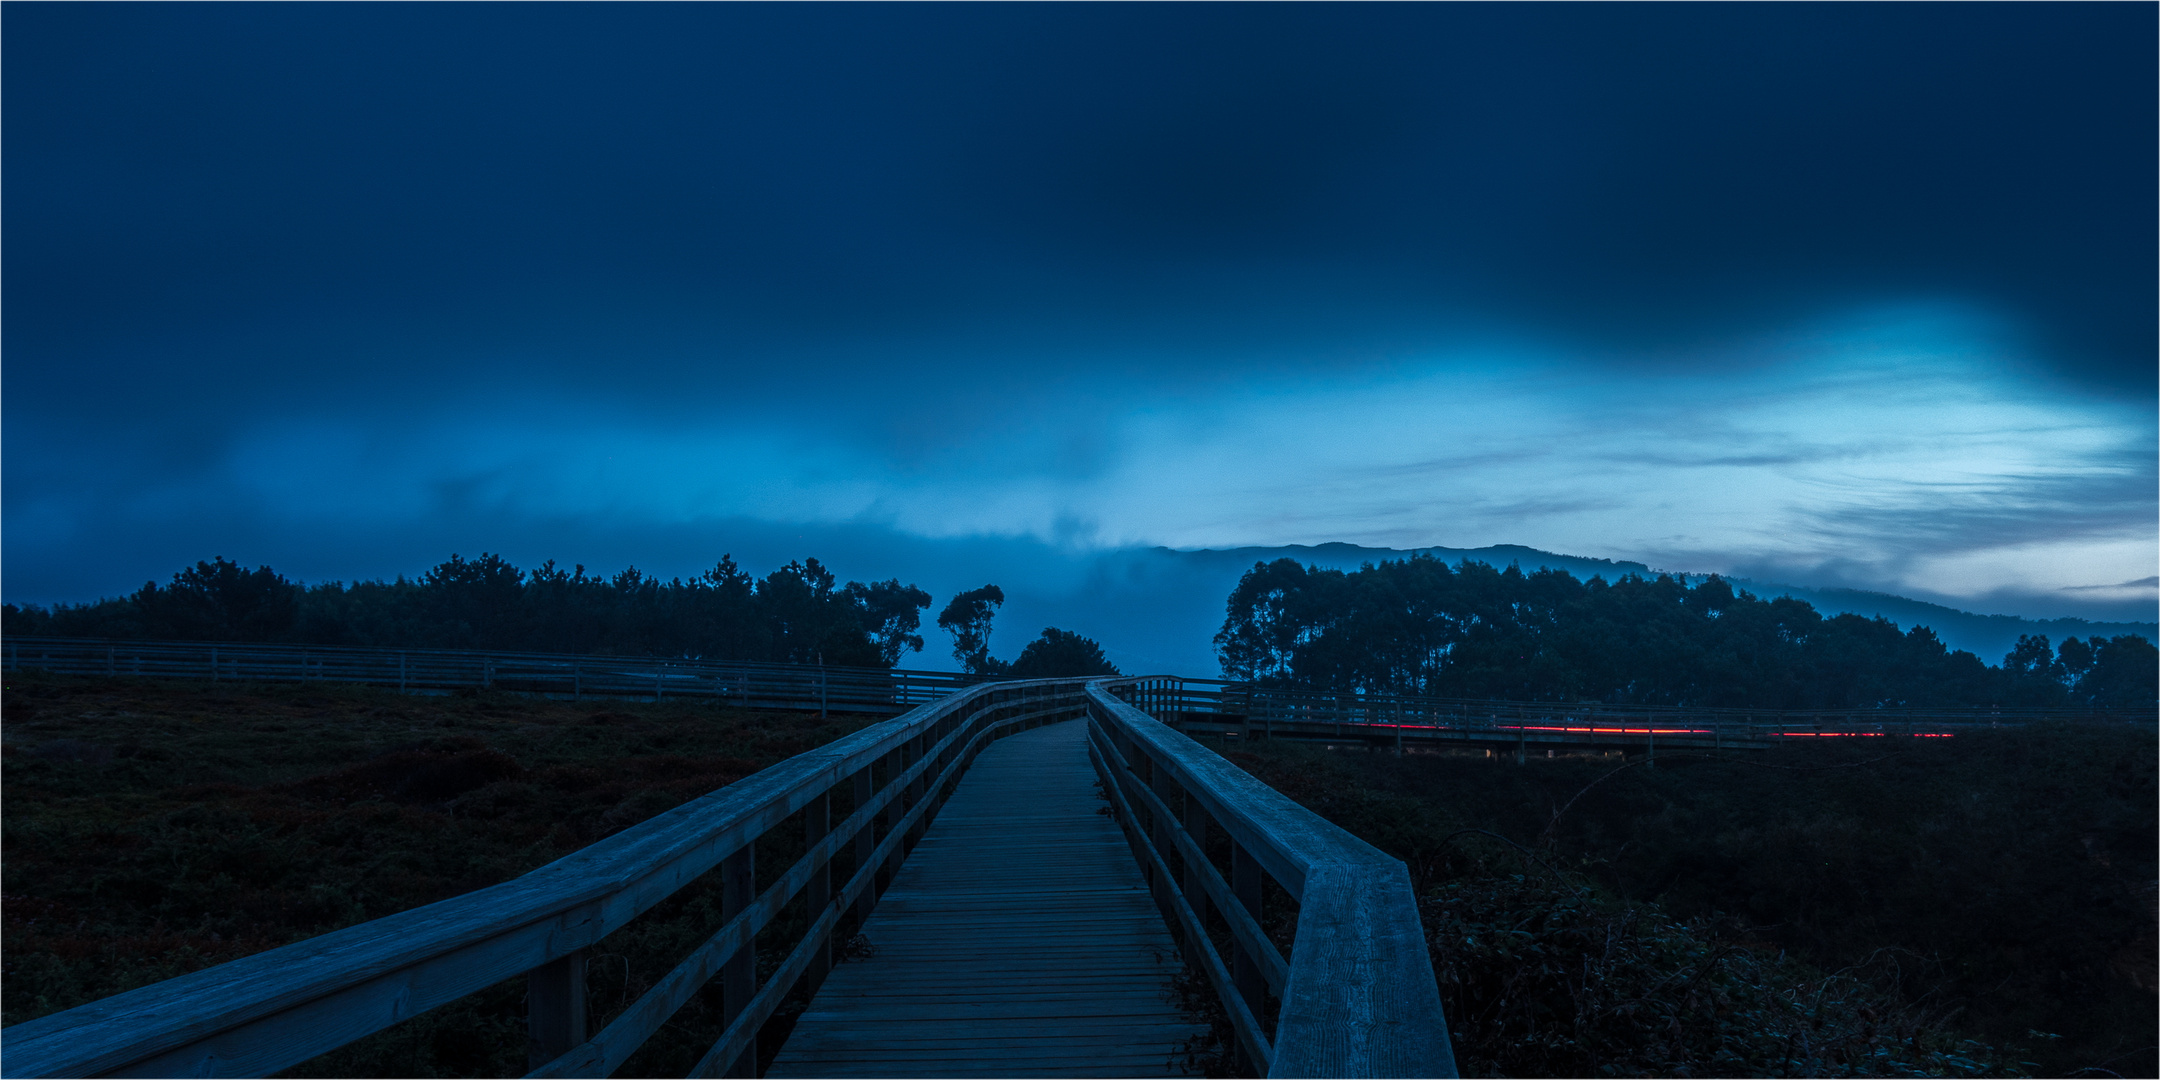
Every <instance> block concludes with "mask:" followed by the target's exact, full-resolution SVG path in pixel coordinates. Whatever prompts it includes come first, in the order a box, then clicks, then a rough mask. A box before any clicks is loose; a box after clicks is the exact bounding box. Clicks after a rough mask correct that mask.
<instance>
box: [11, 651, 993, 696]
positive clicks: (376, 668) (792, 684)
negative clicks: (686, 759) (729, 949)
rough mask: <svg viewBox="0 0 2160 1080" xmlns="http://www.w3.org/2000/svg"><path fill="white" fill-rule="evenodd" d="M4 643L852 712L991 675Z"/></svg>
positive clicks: (203, 675)
mask: <svg viewBox="0 0 2160 1080" xmlns="http://www.w3.org/2000/svg"><path fill="white" fill-rule="evenodd" d="M4 645H5V647H4V649H0V663H4V664H5V665H6V667H7V670H9V671H24V670H33V669H35V670H42V671H49V672H53V673H55V674H63V675H104V676H133V677H144V678H163V679H212V680H224V679H229V680H235V681H256V682H305V681H330V682H349V683H363V684H366V685H370V686H384V687H395V688H397V689H398V690H400V691H444V690H456V689H465V688H477V689H488V690H504V691H514V692H519V693H531V694H546V695H550V696H556V697H569V698H585V697H603V698H605V697H613V698H651V699H654V700H665V699H668V698H686V699H703V700H710V701H713V702H715V703H719V704H734V705H741V706H743V707H745V708H794V709H818V710H820V711H825V710H839V711H842V712H873V713H875V712H891V713H898V712H905V711H906V710H908V709H910V708H913V707H915V706H917V705H920V704H922V703H924V702H927V701H932V700H935V699H937V698H939V697H943V696H944V695H946V694H949V693H952V692H953V691H955V690H958V689H960V688H962V687H965V686H970V685H973V684H975V683H978V682H981V681H982V680H981V679H979V678H977V677H975V676H972V675H966V674H962V673H958V672H950V671H912V670H904V669H899V668H894V669H889V670H888V669H883V668H855V667H819V666H810V665H789V664H747V663H734V662H729V661H718V660H687V659H669V658H665V657H647V656H591V655H574V654H555V653H517V652H485V651H472V650H452V649H390V648H378V647H361V646H329V645H278V644H261V643H234V642H182V641H118V640H102V639H90V638H29V637H23V638H9V639H8V640H7V641H6V642H5V643H4Z"/></svg>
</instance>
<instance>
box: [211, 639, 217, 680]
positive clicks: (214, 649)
mask: <svg viewBox="0 0 2160 1080" xmlns="http://www.w3.org/2000/svg"><path fill="white" fill-rule="evenodd" d="M210 681H211V682H216V681H218V673H217V646H215V645H212V646H210Z"/></svg>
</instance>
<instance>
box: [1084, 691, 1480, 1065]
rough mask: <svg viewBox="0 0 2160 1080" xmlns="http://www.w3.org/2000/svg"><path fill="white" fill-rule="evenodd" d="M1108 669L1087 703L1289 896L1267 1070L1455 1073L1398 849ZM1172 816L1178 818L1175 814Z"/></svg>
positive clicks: (1175, 826) (1420, 925)
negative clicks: (1334, 814) (1222, 749)
mask: <svg viewBox="0 0 2160 1080" xmlns="http://www.w3.org/2000/svg"><path fill="white" fill-rule="evenodd" d="M1108 682H1109V680H1097V681H1094V682H1090V683H1089V684H1088V695H1089V698H1090V703H1091V704H1092V705H1094V706H1097V707H1098V709H1099V712H1097V714H1098V715H1099V716H1101V717H1102V718H1103V719H1104V720H1106V721H1107V723H1108V725H1109V726H1114V727H1115V728H1117V729H1118V731H1119V732H1121V733H1122V734H1123V735H1125V736H1126V737H1127V738H1129V739H1130V740H1132V741H1133V743H1134V744H1135V746H1136V748H1138V749H1139V751H1140V753H1141V756H1143V757H1146V758H1147V759H1148V760H1149V761H1150V762H1151V763H1153V766H1154V767H1160V768H1163V769H1165V770H1166V771H1167V772H1168V773H1169V774H1170V777H1171V779H1172V780H1173V781H1175V782H1176V783H1177V784H1178V786H1179V787H1181V788H1182V789H1183V790H1184V792H1185V794H1186V796H1187V797H1188V798H1197V799H1198V800H1199V801H1200V802H1201V804H1202V805H1203V807H1204V808H1205V809H1206V811H1207V812H1208V816H1210V817H1212V818H1213V819H1214V822H1215V824H1216V825H1218V826H1220V827H1222V828H1223V829H1224V831H1226V832H1228V833H1229V834H1230V835H1231V838H1232V839H1233V840H1234V841H1235V842H1236V843H1237V844H1238V845H1239V846H1240V847H1242V848H1243V849H1244V850H1245V851H1246V852H1247V853H1249V854H1251V855H1252V856H1253V857H1254V858H1255V859H1256V860H1257V861H1258V862H1259V863H1260V865H1261V866H1262V867H1263V868H1264V869H1265V870H1266V871H1267V872H1268V874H1270V875H1271V876H1273V877H1274V878H1275V879H1276V880H1277V881H1278V882H1280V883H1281V884H1282V886H1283V887H1284V888H1285V889H1288V890H1289V891H1290V894H1291V895H1292V896H1294V897H1296V898H1297V901H1298V920H1297V940H1296V943H1295V945H1294V947H1293V948H1292V949H1291V952H1290V956H1289V958H1288V961H1289V971H1288V975H1287V978H1286V980H1285V983H1284V985H1283V989H1282V993H1281V995H1280V998H1281V1002H1282V1007H1281V1010H1280V1012H1279V1013H1278V1015H1277V1017H1276V1020H1275V1035H1274V1038H1273V1040H1272V1041H1273V1047H1272V1053H1271V1055H1270V1061H1269V1063H1268V1075H1270V1076H1345V1075H1348V1076H1453V1075H1455V1058H1454V1051H1453V1048H1452V1047H1451V1045H1450V1043H1449V1039H1448V1033H1447V1020H1446V1017H1445V1015H1444V1014H1443V1012H1442V1009H1441V1004H1440V990H1439V987H1438V985H1437V984H1436V983H1435V982H1434V980H1433V970H1432V959H1431V956H1430V955H1429V954H1428V953H1427V951H1426V943H1425V931H1424V926H1423V923H1422V920H1421V919H1420V918H1419V915H1418V908H1417V896H1416V893H1415V892H1414V891H1413V889H1412V887H1411V883H1410V874H1409V870H1408V869H1407V868H1406V867H1404V865H1403V863H1402V861H1401V860H1399V859H1396V858H1394V857H1393V856H1390V855H1388V854H1386V853H1385V852H1382V851H1381V850H1379V849H1378V848H1375V847H1373V846H1372V845H1371V844H1368V843H1366V842H1365V841H1363V840H1360V839H1358V838H1357V837H1356V836H1354V835H1352V834H1351V833H1349V832H1348V831H1347V830H1345V829H1343V828H1341V827H1340V826H1338V825H1336V824H1334V823H1333V822H1330V821H1328V820H1327V819H1325V818H1322V817H1321V816H1320V815H1318V814H1316V813H1314V812H1312V811H1311V810H1308V809H1306V808H1305V807H1303V806H1300V805H1299V804H1298V803H1297V802H1296V801H1294V800H1292V799H1291V798H1290V797H1289V796H1287V795H1284V794H1282V793H1281V792H1279V791H1276V790H1275V789H1274V788H1272V787H1269V786H1268V785H1266V784H1264V783H1262V782H1261V781H1260V780H1259V779H1257V778H1255V777H1253V776H1252V775H1251V774H1249V773H1247V772H1245V771H1244V770H1243V769H1240V768H1238V767H1237V766H1236V765H1233V764H1231V763H1230V762H1229V761H1228V760H1227V759H1225V758H1223V757H1222V756H1221V755H1218V754H1216V753H1215V752H1214V751H1212V750H1209V749H1208V748H1206V747H1204V746H1202V745H1200V744H1199V743H1198V742H1195V741H1194V740H1193V739H1192V738H1191V737H1189V736H1187V735H1185V734H1184V733H1182V732H1179V731H1176V730H1174V729H1172V728H1171V727H1170V726H1169V725H1167V724H1163V723H1161V722H1159V721H1156V720H1154V719H1153V718H1152V717H1149V716H1148V715H1147V714H1146V713H1144V712H1141V711H1140V710H1139V709H1137V708H1135V707H1133V706H1131V705H1128V704H1126V703H1125V702H1123V701H1120V700H1118V699H1117V698H1115V697H1113V696H1112V695H1111V693H1110V692H1109V686H1108ZM1096 711H1097V710H1091V712H1096ZM1143 721H1145V722H1143ZM1105 779H1106V781H1110V782H1116V781H1112V778H1109V777H1106V778H1105ZM1142 790H1145V785H1143V787H1142ZM1168 825H1169V827H1170V828H1171V829H1176V830H1181V829H1182V826H1180V825H1179V824H1178V823H1177V822H1175V820H1173V821H1171V822H1169V823H1168ZM1142 842H1143V843H1144V840H1143V841H1142ZM1167 884H1168V885H1169V887H1170V888H1171V889H1173V890H1175V889H1176V888H1177V886H1176V885H1175V883H1167ZM1180 902H1181V903H1190V902H1191V900H1190V898H1184V899H1183V900H1181V901H1180ZM1222 989H1223V991H1224V992H1225V993H1226V994H1227V993H1229V992H1231V991H1230V990H1229V989H1228V988H1226V987H1225V988H1222Z"/></svg>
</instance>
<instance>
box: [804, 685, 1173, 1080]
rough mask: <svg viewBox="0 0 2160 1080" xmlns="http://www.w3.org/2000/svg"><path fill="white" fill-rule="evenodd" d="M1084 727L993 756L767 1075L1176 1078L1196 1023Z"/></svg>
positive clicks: (949, 808) (1016, 739)
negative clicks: (1179, 1002)
mask: <svg viewBox="0 0 2160 1080" xmlns="http://www.w3.org/2000/svg"><path fill="white" fill-rule="evenodd" d="M1086 737H1087V736H1086V722H1085V721H1079V720H1072V721H1066V722H1064V723H1059V724H1051V725H1047V726H1045V727H1040V728H1036V729H1034V730H1031V731H1024V732H1021V733H1020V734H1018V735H1013V736H1010V737H1008V738H1005V739H1000V740H998V741H997V742H996V743H993V744H991V745H990V746H989V747H987V748H985V749H984V751H983V752H982V754H981V755H980V756H979V757H977V758H976V759H975V763H974V764H973V765H971V766H970V767H969V768H968V771H967V773H966V774H965V775H964V776H963V777H962V778H961V781H960V785H959V787H957V788H956V789H955V790H954V791H953V795H952V798H951V799H950V800H948V801H947V802H946V804H945V806H944V808H943V809H942V810H940V811H939V812H938V816H937V819H936V821H934V822H933V823H932V824H931V826H930V829H929V831H928V832H927V833H925V834H924V836H923V838H922V842H921V843H920V844H919V845H917V847H916V848H915V851H914V853H913V854H911V855H909V856H908V859H907V861H906V862H905V863H902V864H901V868H900V873H899V875H898V877H897V878H895V879H894V881H893V884H892V888H891V889H889V890H888V891H887V892H886V893H885V895H884V896H883V897H882V898H881V899H880V900H879V902H878V906H877V908H876V910H874V911H872V912H871V914H870V919H869V921H868V922H867V923H866V924H865V925H864V926H863V934H864V936H865V937H867V938H869V940H870V944H871V945H872V946H873V948H874V952H873V953H872V954H871V955H870V956H868V957H866V958H863V959H859V960H853V961H850V962H848V963H845V964H841V965H839V966H838V967H836V968H834V969H833V972H832V975H831V976H830V977H829V978H828V979H827V980H826V981H825V985H824V986H823V987H821V988H820V989H819V991H818V993H817V996H816V997H815V998H814V999H812V1001H811V1002H810V1007H809V1009H808V1010H806V1011H805V1012H804V1013H803V1014H802V1017H801V1018H800V1019H799V1020H797V1021H796V1024H795V1030H794V1033H793V1034H792V1035H790V1036H789V1038H788V1041H787V1043H786V1044H785V1045H784V1046H782V1047H781V1048H780V1053H779V1056H778V1057H777V1058H776V1059H775V1060H774V1061H773V1064H772V1068H771V1069H770V1070H769V1071H768V1073H767V1075H769V1076H776V1077H818V1076H970V1075H995V1076H1175V1075H1180V1074H1181V1072H1182V1070H1181V1069H1180V1068H1179V1066H1178V1060H1179V1058H1180V1057H1181V1055H1180V1053H1179V1045H1180V1044H1181V1043H1183V1042H1184V1041H1185V1040H1187V1039H1189V1038H1191V1037H1193V1036H1196V1035H1199V1034H1201V1033H1202V1029H1201V1028H1200V1027H1198V1026H1197V1025H1195V1024H1193V1023H1192V1022H1191V1021H1190V1020H1189V1019H1187V1017H1186V1016H1185V1014H1184V1013H1183V1012H1181V1011H1180V1010H1179V1009H1178V1007H1177V1006H1176V1004H1175V1003H1174V1001H1173V1000H1172V998H1171V996H1170V980H1171V979H1172V978H1173V977H1174V976H1175V975H1176V974H1177V971H1178V966H1179V965H1178V961H1177V955H1176V953H1177V949H1176V945H1175V944H1174V943H1173V942H1172V941H1171V939H1170V934H1169V932H1168V931H1167V930H1166V929H1165V928H1164V926H1163V923H1162V917H1161V915H1160V914H1159V913H1158V912H1157V911H1156V908H1155V904H1154V902H1153V901H1152V900H1151V899H1149V897H1148V893H1147V885H1146V883H1145V882H1144V881H1143V880H1142V878H1141V876H1140V870H1139V867H1138V866H1136V865H1135V864H1134V862H1133V858H1132V851H1131V849H1130V848H1128V847H1127V846H1126V844H1125V838H1124V836H1123V835H1121V834H1120V833H1119V831H1118V827H1117V825H1116V824H1114V823H1113V822H1112V821H1111V820H1110V818H1109V817H1107V816H1106V815H1104V814H1102V813H1101V812H1100V810H1101V807H1102V806H1103V805H1104V804H1103V801H1102V800H1101V799H1100V798H1099V797H1098V796H1097V795H1096V793H1095V789H1094V783H1095V773H1094V770H1093V769H1092V768H1091V767H1090V766H1089V764H1088V759H1087V744H1086Z"/></svg>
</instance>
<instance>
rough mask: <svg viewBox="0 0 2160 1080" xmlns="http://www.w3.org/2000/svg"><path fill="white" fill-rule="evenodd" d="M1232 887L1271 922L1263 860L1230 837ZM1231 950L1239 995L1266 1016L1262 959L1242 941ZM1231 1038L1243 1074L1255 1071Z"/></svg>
mask: <svg viewBox="0 0 2160 1080" xmlns="http://www.w3.org/2000/svg"><path fill="white" fill-rule="evenodd" d="M1230 891H1231V892H1232V893H1233V894H1235V895H1236V896H1237V899H1238V903H1239V904H1242V905H1244V908H1245V913H1246V914H1247V915H1250V916H1252V920H1253V922H1254V923H1255V924H1256V925H1259V926H1262V927H1265V926H1266V925H1267V924H1266V923H1264V922H1261V920H1260V861H1259V860H1258V859H1255V858H1253V857H1252V853H1251V852H1249V851H1246V850H1245V845H1243V844H1240V843H1238V842H1237V841H1236V840H1235V839H1232V840H1231V841H1230ZM1263 932H1264V931H1263ZM1231 953H1232V956H1231V963H1230V978H1231V981H1232V982H1234V983H1235V984H1237V992H1238V996H1239V997H1241V998H1244V999H1245V1007H1246V1008H1248V1009H1251V1010H1252V1014H1253V1015H1254V1016H1266V1015H1267V1009H1266V1006H1267V977H1266V975H1264V974H1263V973H1262V972H1261V970H1260V961H1259V960H1257V959H1255V958H1254V957H1253V955H1252V954H1251V953H1249V952H1246V951H1245V946H1244V944H1243V943H1241V942H1237V941H1233V942H1232V943H1231ZM1231 1042H1232V1044H1233V1045H1235V1046H1236V1047H1237V1057H1238V1066H1239V1069H1240V1072H1241V1074H1243V1075H1251V1073H1252V1072H1253V1069H1254V1064H1253V1062H1251V1061H1248V1060H1246V1058H1247V1057H1248V1056H1249V1055H1247V1054H1246V1053H1245V1048H1244V1045H1243V1043H1242V1042H1241V1041H1239V1040H1235V1039H1233V1040H1231Z"/></svg>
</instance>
